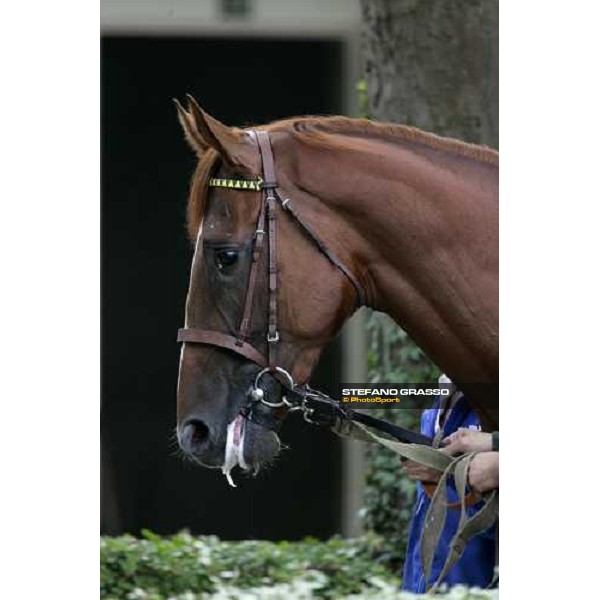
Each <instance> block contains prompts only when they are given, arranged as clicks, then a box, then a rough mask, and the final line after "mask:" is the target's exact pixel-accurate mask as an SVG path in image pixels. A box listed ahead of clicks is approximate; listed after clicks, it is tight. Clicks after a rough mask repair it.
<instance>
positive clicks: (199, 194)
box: [187, 148, 219, 242]
mask: <svg viewBox="0 0 600 600" xmlns="http://www.w3.org/2000/svg"><path fill="white" fill-rule="evenodd" d="M218 159H219V155H218V153H217V151H216V150H213V149H212V148H211V149H209V150H206V152H205V153H204V154H203V155H202V158H201V159H200V160H199V161H198V165H197V166H196V171H195V172H194V175H193V177H192V182H191V186H190V194H189V197H188V206H187V230H188V235H189V238H190V240H192V241H194V242H195V241H196V238H197V237H198V231H199V229H200V227H201V225H202V219H203V218H204V211H205V209H206V199H207V197H208V180H209V179H210V178H211V176H212V174H213V173H214V172H215V170H216V168H217V163H218V162H219V160H218Z"/></svg>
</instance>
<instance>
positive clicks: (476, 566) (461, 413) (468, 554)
mask: <svg viewBox="0 0 600 600" xmlns="http://www.w3.org/2000/svg"><path fill="white" fill-rule="evenodd" d="M438 406H439V401H438V402H437V403H436V404H435V405H434V407H433V408H431V409H428V410H425V411H424V412H423V416H422V417H421V433H424V434H425V435H427V436H430V437H433V436H434V433H435V421H436V416H437V412H438ZM459 427H467V428H471V429H480V424H479V419H478V418H477V415H476V414H475V413H474V412H473V410H471V408H470V407H469V404H468V402H467V401H466V399H465V398H464V397H462V398H461V399H460V400H459V401H458V402H457V403H456V405H455V406H454V408H453V409H452V411H451V412H450V415H449V417H448V419H447V420H446V423H445V424H444V427H443V429H444V437H445V436H447V435H450V434H451V433H453V432H454V431H456V430H457V429H458V428H459ZM447 492H448V502H456V501H457V500H458V496H457V493H456V488H455V487H454V482H453V481H450V482H449V483H448V489H447ZM429 503H430V500H429V498H428V497H427V495H426V494H425V490H424V489H423V486H422V485H421V483H420V482H419V483H417V497H416V501H415V508H414V511H413V516H412V519H411V523H410V531H409V538H408V548H407V550H406V561H405V563H404V573H403V578H402V588H403V589H405V590H408V591H411V592H414V593H423V592H425V591H426V585H425V575H424V574H423V569H422V568H421V548H420V544H419V542H420V539H421V532H422V530H423V524H424V522H425V514H426V513H427V508H428V507H429ZM479 508H481V503H478V504H476V505H475V506H472V507H470V508H467V511H468V514H469V516H470V515H472V514H474V513H475V512H476V511H477V510H478V509H479ZM459 517H460V509H449V510H448V512H447V514H446V523H445V525H444V530H443V531H442V535H441V537H440V542H439V545H438V547H437V550H436V553H435V555H434V558H433V566H432V570H431V580H430V582H429V583H430V585H432V584H433V583H434V582H435V581H436V580H437V577H438V575H439V574H440V572H441V570H442V568H443V566H444V563H445V561H446V556H447V554H448V546H449V544H450V540H451V539H452V537H453V535H454V534H455V533H456V529H457V527H458V519H459ZM495 559H496V541H495V528H493V527H492V528H491V529H489V530H488V531H485V532H483V533H481V534H479V535H477V536H475V537H474V538H473V539H472V540H471V541H470V542H469V543H468V544H467V547H466V548H465V552H464V554H463V555H462V556H461V558H460V559H459V561H458V562H457V563H456V564H455V565H454V567H452V569H450V572H449V573H448V575H447V576H446V577H445V578H444V580H443V581H444V582H445V583H447V584H448V585H450V586H452V585H455V584H458V583H462V584H465V585H469V586H473V587H481V588H485V587H487V586H488V585H489V584H490V582H491V581H492V579H493V576H494V564H495Z"/></svg>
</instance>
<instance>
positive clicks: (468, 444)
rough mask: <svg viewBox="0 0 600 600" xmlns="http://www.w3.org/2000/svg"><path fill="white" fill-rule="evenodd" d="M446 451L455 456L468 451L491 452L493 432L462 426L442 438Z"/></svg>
mask: <svg viewBox="0 0 600 600" xmlns="http://www.w3.org/2000/svg"><path fill="white" fill-rule="evenodd" d="M442 445H443V446H444V451H446V452H448V453H449V454H452V455H454V456H456V455H458V454H466V453H467V452H489V451H491V449H492V434H491V433H484V432H483V431H474V430H472V429H466V428H465V427H461V428H460V429H457V430H456V431H455V432H454V433H452V434H450V435H449V436H448V437H445V438H444V439H443V440H442Z"/></svg>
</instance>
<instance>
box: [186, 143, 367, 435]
mask: <svg viewBox="0 0 600 600" xmlns="http://www.w3.org/2000/svg"><path fill="white" fill-rule="evenodd" d="M249 133H250V134H251V135H252V136H253V137H254V139H255V140H256V141H257V143H258V147H259V150H260V156H261V162H262V173H263V177H262V179H260V178H259V179H258V180H231V179H216V178H213V179H210V181H209V187H223V188H230V189H236V190H247V191H251V192H260V193H261V206H260V212H259V215H258V220H257V223H256V230H255V232H254V241H253V247H252V263H251V266H250V275H249V278H248V287H247V291H246V298H245V301H244V311H243V314H242V320H241V322H240V326H239V329H238V331H237V334H236V335H235V336H234V335H229V334H227V333H222V332H220V331H212V330H207V329H191V328H184V329H180V330H179V332H178V336H177V340H178V341H179V342H186V343H195V344H206V345H209V346H217V347H219V348H224V349H226V350H230V351H232V352H235V353H236V354H239V355H240V356H242V357H244V358H245V359H247V360H249V361H251V362H253V363H255V364H256V365H258V366H259V367H261V369H262V370H261V371H260V372H259V373H258V375H257V376H256V378H255V380H254V385H253V387H252V389H251V390H250V392H249V394H248V403H247V404H246V406H244V407H243V408H242V411H241V413H242V414H243V415H244V416H245V417H246V418H248V419H250V420H252V421H255V422H257V423H259V424H261V425H263V426H265V427H268V428H269V429H278V428H279V426H280V425H281V419H280V418H278V417H275V416H274V415H273V414H272V413H273V412H274V411H273V410H270V411H268V412H269V413H271V414H265V411H264V410H263V411H257V410H255V408H256V407H257V405H259V404H262V405H263V406H264V407H267V408H268V409H282V410H283V412H284V413H286V412H287V410H298V409H302V410H303V411H304V416H305V418H306V419H307V420H310V415H311V414H312V413H311V411H313V409H311V408H308V406H307V404H306V403H307V400H308V399H309V398H312V399H313V400H314V399H316V398H319V397H323V398H325V397H326V396H325V394H321V393H320V392H317V391H316V390H312V389H311V388H310V387H309V386H308V385H307V384H306V383H303V384H302V385H299V384H298V383H296V382H295V380H294V376H295V375H297V373H295V371H294V368H293V367H292V368H291V372H290V371H289V370H287V369H285V368H284V367H282V366H280V365H279V364H278V357H277V354H278V352H277V350H278V347H279V343H280V334H279V324H278V301H277V284H278V272H277V212H278V211H277V209H278V207H281V209H282V210H283V211H284V212H285V213H287V214H288V215H290V216H291V218H292V220H293V221H294V222H295V223H296V224H297V225H298V226H299V227H300V229H301V230H302V231H304V232H305V233H306V235H307V237H308V238H309V240H311V241H312V242H313V244H314V245H315V246H316V247H317V249H318V250H319V252H320V253H321V254H323V255H324V256H325V257H326V258H327V259H328V260H329V262H330V263H331V264H332V265H333V266H334V267H336V268H337V269H338V270H339V271H341V272H342V273H343V275H344V276H345V277H346V278H347V279H348V280H349V281H350V283H351V284H352V285H353V286H354V289H355V290H356V294H357V304H358V306H361V305H363V304H365V300H366V297H365V293H364V290H363V288H362V286H361V285H360V283H359V281H358V279H357V278H356V277H355V275H354V274H353V273H352V271H351V270H350V269H349V268H348V267H347V266H346V265H345V264H344V263H343V262H342V261H341V260H340V259H339V258H338V257H337V256H336V255H335V254H334V253H333V252H332V251H331V250H330V249H329V248H328V247H327V246H326V245H325V243H324V242H323V241H322V240H321V239H320V238H319V237H318V236H317V235H316V233H315V232H314V231H313V230H312V228H311V227H310V226H309V225H308V224H307V223H306V222H305V221H304V220H303V219H302V217H301V216H300V215H299V214H298V213H297V212H296V210H295V209H294V207H293V205H292V201H291V200H290V199H289V198H285V199H282V197H281V196H280V194H279V191H278V184H277V177H276V174H275V163H274V159H273V151H272V148H271V140H270V138H269V134H268V132H266V131H250V132H249ZM265 224H266V230H265ZM265 237H266V238H267V239H266V246H267V251H268V314H267V317H268V318H267V331H266V336H265V337H266V342H267V356H265V355H264V354H263V353H262V352H260V351H259V350H258V349H256V348H255V347H254V346H253V345H252V344H251V343H250V342H249V339H250V331H251V327H250V326H251V322H252V303H253V299H254V292H255V289H256V285H257V276H258V266H259V262H260V257H261V255H262V253H263V251H264V246H265ZM267 374H270V375H271V376H273V377H274V378H275V379H277V381H278V382H279V383H280V384H281V385H282V386H283V387H284V388H285V389H286V390H287V392H289V393H290V397H292V398H293V400H292V401H290V400H289V399H288V398H287V397H286V396H285V395H284V396H283V399H282V400H281V402H276V403H275V402H269V401H268V400H267V398H266V397H265V396H266V395H265V392H264V390H263V388H261V386H260V384H261V380H262V378H263V377H264V376H265V375H267ZM286 409H287V410H286Z"/></svg>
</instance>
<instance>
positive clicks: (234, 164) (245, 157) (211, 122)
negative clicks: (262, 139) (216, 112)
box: [187, 94, 260, 177]
mask: <svg viewBox="0 0 600 600" xmlns="http://www.w3.org/2000/svg"><path fill="white" fill-rule="evenodd" d="M187 99H188V113H189V114H190V115H191V118H192V121H193V124H194V126H195V130H196V131H197V132H198V134H199V136H200V138H201V139H202V140H203V141H204V143H205V144H207V145H208V146H210V147H211V148H214V149H215V150H216V151H217V152H218V153H219V154H220V156H221V158H222V160H223V161H224V162H225V163H226V164H227V165H229V166H230V167H231V168H233V169H235V170H236V171H237V172H239V173H240V174H242V175H246V176H248V177H252V176H254V175H255V174H256V173H258V172H259V168H260V164H259V158H258V150H257V148H256V146H255V145H254V144H253V143H252V141H251V139H250V136H249V135H248V134H247V133H246V132H244V131H243V130H241V129H238V128H236V127H227V125H224V124H223V123H221V122H220V121H218V120H217V119H215V118H214V117H211V116H210V115H209V114H208V113H206V112H204V111H203V110H202V109H201V108H200V106H199V105H198V103H197V102H196V100H195V99H194V98H193V97H192V96H190V95H189V94H188V95H187Z"/></svg>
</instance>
